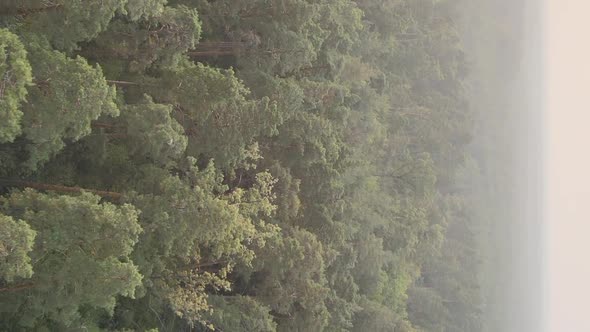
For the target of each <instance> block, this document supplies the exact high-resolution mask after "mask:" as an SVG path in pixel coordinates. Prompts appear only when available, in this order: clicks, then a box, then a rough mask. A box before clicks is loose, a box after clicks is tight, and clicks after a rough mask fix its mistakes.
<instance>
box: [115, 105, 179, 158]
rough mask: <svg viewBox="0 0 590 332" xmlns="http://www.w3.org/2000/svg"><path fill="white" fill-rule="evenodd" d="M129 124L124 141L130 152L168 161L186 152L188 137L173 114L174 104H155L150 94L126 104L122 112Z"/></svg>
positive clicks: (122, 116)
mask: <svg viewBox="0 0 590 332" xmlns="http://www.w3.org/2000/svg"><path fill="white" fill-rule="evenodd" d="M121 118H122V120H123V121H124V123H125V124H126V128H127V134H126V135H125V143H126V144H127V146H128V151H129V153H130V154H137V155H141V156H145V157H148V158H150V159H151V160H153V161H154V162H158V163H163V164H165V163H166V162H167V161H169V160H174V159H178V158H179V157H180V156H182V155H183V154H184V151H185V149H186V145H187V138H186V136H184V129H183V128H182V126H181V125H180V124H179V123H178V122H177V121H176V120H175V119H174V118H173V117H172V106H171V105H162V104H156V103H154V102H153V101H152V99H151V97H149V96H147V95H146V96H145V98H144V99H143V100H142V101H141V102H140V103H138V104H133V105H129V106H127V107H126V108H125V109H124V110H123V111H122V115H121Z"/></svg>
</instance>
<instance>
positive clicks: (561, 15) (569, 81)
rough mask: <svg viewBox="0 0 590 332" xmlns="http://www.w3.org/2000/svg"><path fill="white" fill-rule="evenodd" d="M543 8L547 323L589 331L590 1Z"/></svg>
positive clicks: (558, 1)
mask: <svg viewBox="0 0 590 332" xmlns="http://www.w3.org/2000/svg"><path fill="white" fill-rule="evenodd" d="M540 1H542V0H540ZM540 3H541V2H540ZM543 5H544V22H545V28H544V29H545V31H544V35H545V39H544V47H545V54H544V56H545V83H544V84H545V105H546V110H547V112H546V115H545V116H546V118H545V128H546V138H545V139H546V142H545V143H546V150H545V165H544V166H545V167H544V168H545V172H546V173H545V179H546V187H545V188H546V191H545V199H544V202H545V211H544V212H545V216H546V222H547V228H546V241H547V242H546V244H547V247H546V250H547V251H546V256H545V257H546V261H545V262H546V264H545V269H546V272H547V275H546V283H547V284H546V290H547V291H548V292H547V293H546V297H545V300H546V301H545V303H546V307H545V314H546V316H547V317H544V318H545V322H546V323H547V327H548V329H547V332H578V331H579V332H590V16H589V13H590V0H546V1H545V2H544V4H543Z"/></svg>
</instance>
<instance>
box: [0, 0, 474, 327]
mask: <svg viewBox="0 0 590 332" xmlns="http://www.w3.org/2000/svg"><path fill="white" fill-rule="evenodd" d="M457 6H458V2H457V1H455V0H354V1H353V0H215V1H213V0H209V1H207V0H25V1H22V0H4V1H1V4H0V194H1V196H0V330H3V331H226V332H227V331H231V332H235V331H261V332H264V331H301V332H308V331H309V332H315V331H359V332H361V331H396V332H410V331H440V332H451V331H456V332H459V331H461V332H464V331H478V330H480V329H481V325H482V322H483V319H482V312H481V309H482V305H481V304H482V301H481V298H480V297H481V296H480V290H479V288H480V287H479V284H478V276H477V274H478V272H477V265H478V263H477V261H478V254H477V246H476V245H475V242H474V241H475V237H476V236H475V235H474V234H473V230H472V227H471V226H470V225H471V222H472V215H473V214H472V212H471V211H470V205H469V204H468V202H469V196H470V195H469V188H468V186H467V185H466V184H467V181H466V180H465V179H468V178H469V173H470V172H471V170H472V169H474V167H473V162H472V159H471V158H470V157H469V155H468V153H467V148H466V147H467V146H468V144H469V142H470V140H471V135H472V128H473V124H472V122H473V121H472V118H473V116H472V112H471V111H470V109H469V105H468V102H467V97H466V90H467V86H466V81H467V80H466V77H467V76H466V75H467V65H466V59H465V56H464V52H463V50H462V46H461V40H460V38H459V33H458V31H457V24H456V23H455V22H456V20H457V19H458V18H457V11H458V10H457Z"/></svg>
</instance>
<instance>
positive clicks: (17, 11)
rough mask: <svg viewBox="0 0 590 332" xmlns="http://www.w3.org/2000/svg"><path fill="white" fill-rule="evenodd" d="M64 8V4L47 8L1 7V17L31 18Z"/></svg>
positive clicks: (56, 4) (51, 5)
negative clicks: (31, 16) (30, 16)
mask: <svg viewBox="0 0 590 332" xmlns="http://www.w3.org/2000/svg"><path fill="white" fill-rule="evenodd" d="M62 8H63V4H60V3H55V4H50V5H47V6H45V7H38V8H23V7H19V6H0V15H1V16H23V17H26V16H29V15H33V14H37V13H43V12H50V11H57V10H60V9H62Z"/></svg>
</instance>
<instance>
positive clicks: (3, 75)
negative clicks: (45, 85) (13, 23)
mask: <svg viewBox="0 0 590 332" xmlns="http://www.w3.org/2000/svg"><path fill="white" fill-rule="evenodd" d="M31 82H32V76H31V66H30V65H29V62H28V60H27V52H26V51H25V48H24V46H23V44H22V42H21V41H20V40H19V38H18V37H17V36H16V35H14V34H13V33H11V32H10V31H8V30H5V29H0V143H3V142H12V141H13V140H14V138H15V137H16V136H17V135H18V134H20V132H21V123H20V120H21V117H22V114H23V113H22V110H21V104H22V103H23V102H24V100H25V97H26V95H27V86H28V85H30V84H31Z"/></svg>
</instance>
